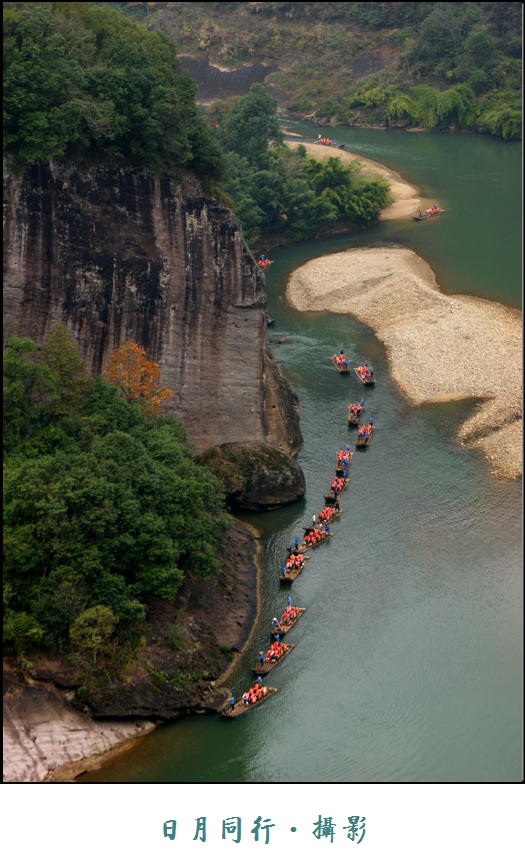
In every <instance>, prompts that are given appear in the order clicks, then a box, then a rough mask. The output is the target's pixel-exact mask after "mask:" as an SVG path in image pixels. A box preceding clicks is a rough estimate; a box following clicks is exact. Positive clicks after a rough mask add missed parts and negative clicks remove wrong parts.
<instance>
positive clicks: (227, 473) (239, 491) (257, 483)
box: [200, 443, 306, 512]
mask: <svg viewBox="0 0 525 862" xmlns="http://www.w3.org/2000/svg"><path fill="white" fill-rule="evenodd" d="M200 460H201V462H202V463H204V464H207V466H208V467H210V468H211V469H212V470H213V472H214V473H215V475H216V476H218V478H219V479H221V480H222V482H223V484H224V488H225V491H226V500H227V503H228V504H229V505H230V506H233V507H235V508H239V509H245V510H247V511H249V512H263V511H266V510H268V509H278V508H280V507H281V506H286V505H287V504H288V503H294V502H295V501H296V500H299V499H300V498H301V497H304V494H305V492H306V483H305V479H304V474H303V471H302V470H301V468H300V467H299V465H298V464H297V462H296V461H295V460H294V459H293V458H292V457H291V456H290V455H286V454H285V453H284V452H281V451H280V450H279V449H274V448H272V447H271V446H267V445H266V444H264V443H223V444H222V445H220V446H211V447H210V448H209V449H206V451H205V452H203V453H202V454H201V456H200Z"/></svg>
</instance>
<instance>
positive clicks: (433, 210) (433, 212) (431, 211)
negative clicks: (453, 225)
mask: <svg viewBox="0 0 525 862" xmlns="http://www.w3.org/2000/svg"><path fill="white" fill-rule="evenodd" d="M444 212H445V210H441V209H440V208H439V207H438V205H437V204H434V205H433V206H431V207H429V208H428V209H427V210H426V212H425V213H424V215H423V214H422V213H421V210H419V215H417V216H412V218H413V219H414V221H424V220H425V219H427V218H432V216H438V215H441V214H442V213H444Z"/></svg>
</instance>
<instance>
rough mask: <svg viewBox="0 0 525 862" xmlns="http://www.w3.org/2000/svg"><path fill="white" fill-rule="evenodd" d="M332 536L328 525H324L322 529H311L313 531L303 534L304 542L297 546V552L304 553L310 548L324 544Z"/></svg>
mask: <svg viewBox="0 0 525 862" xmlns="http://www.w3.org/2000/svg"><path fill="white" fill-rule="evenodd" d="M333 535H334V534H333V533H332V531H331V530H330V526H329V525H328V524H324V526H322V527H313V529H311V530H308V532H307V533H305V536H304V541H303V542H302V543H301V544H300V545H299V552H300V553H301V554H302V553H304V551H308V550H310V548H316V547H317V545H321V544H322V543H323V542H326V540H327V539H330V538H331V537H332V536H333Z"/></svg>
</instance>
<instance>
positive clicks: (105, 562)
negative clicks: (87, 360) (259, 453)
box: [4, 324, 232, 661]
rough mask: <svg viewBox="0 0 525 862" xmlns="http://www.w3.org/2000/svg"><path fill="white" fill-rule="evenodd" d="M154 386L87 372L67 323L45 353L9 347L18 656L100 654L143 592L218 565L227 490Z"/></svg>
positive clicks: (11, 559) (124, 637)
mask: <svg viewBox="0 0 525 862" xmlns="http://www.w3.org/2000/svg"><path fill="white" fill-rule="evenodd" d="M114 364H115V363H113V365H114ZM150 364H152V363H150ZM109 367H110V369H112V372H111V373H112V374H113V375H115V373H116V372H115V370H114V368H113V367H112V364H111V363H110V366H109ZM126 380H127V382H128V383H129V380H128V378H126ZM121 381H122V375H121V378H120V382H121ZM115 382H116V383H118V382H119V381H117V380H116V381H115ZM150 389H151V387H150ZM150 389H148V392H147V393H146V394H144V393H143V392H142V391H141V390H140V387H138V386H135V387H134V392H135V394H134V395H133V394H130V388H129V387H128V389H127V390H126V394H124V393H123V392H122V391H121V390H120V388H119V386H117V385H109V384H108V383H107V382H106V381H105V380H104V379H103V378H100V377H99V378H95V379H91V380H90V379H88V378H87V377H86V376H85V375H84V361H83V359H82V358H81V356H80V355H79V353H78V350H77V348H76V346H75V345H74V344H73V342H72V341H71V340H70V338H69V336H68V334H67V329H66V327H65V325H63V324H57V325H56V326H55V327H54V328H53V329H52V330H51V331H50V333H49V336H48V338H47V340H46V342H45V344H44V347H43V348H42V349H41V350H39V349H37V347H36V345H35V343H34V342H33V341H31V340H30V339H28V338H13V339H11V341H10V343H9V345H8V347H7V348H6V350H5V351H4V643H5V642H6V641H7V642H8V643H10V644H12V645H14V647H15V649H16V650H17V651H18V652H19V653H24V651H26V650H27V649H30V648H32V647H34V646H37V647H38V649H42V648H49V649H53V650H58V651H59V652H63V653H68V654H69V653H72V654H73V655H75V654H76V655H79V656H81V657H82V658H83V660H87V659H89V661H96V657H97V652H98V651H100V650H101V649H105V648H107V649H108V650H109V651H111V650H112V649H115V645H116V644H120V646H122V644H123V643H124V644H125V643H129V642H130V640H132V639H133V638H134V637H135V638H136V637H137V636H138V633H139V631H140V623H141V621H142V620H143V619H144V617H145V614H146V609H147V606H148V602H149V600H150V599H151V597H155V596H157V597H159V598H161V599H163V600H165V601H168V602H169V603H174V602H175V601H176V598H177V594H178V593H179V591H180V589H181V587H182V584H183V581H184V578H185V574H184V573H185V572H186V571H192V572H194V573H196V574H199V575H201V576H203V577H206V576H207V575H209V574H211V573H212V572H214V571H216V569H217V566H218V563H217V559H216V556H215V554H216V551H217V550H218V549H220V548H221V546H222V543H223V542H224V538H225V536H226V534H227V532H228V530H229V528H230V526H231V524H232V520H231V518H230V516H229V515H227V513H226V512H225V509H224V495H223V490H222V486H221V484H220V482H219V481H218V480H217V479H216V478H215V476H214V475H213V474H212V473H211V471H210V470H208V469H207V468H206V467H205V466H203V465H201V464H199V463H198V462H197V461H196V459H195V457H194V453H193V450H192V448H191V447H190V446H188V444H187V442H186V433H185V431H184V428H183V426H182V424H181V423H180V422H179V421H177V420H176V419H175V418H174V417H172V416H160V415H157V413H156V412H155V411H158V409H159V405H158V403H157V402H156V400H155V399H156V398H158V390H157V389H155V388H154V387H153V389H151V391H150Z"/></svg>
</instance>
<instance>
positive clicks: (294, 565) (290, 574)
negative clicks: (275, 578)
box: [279, 545, 310, 584]
mask: <svg viewBox="0 0 525 862" xmlns="http://www.w3.org/2000/svg"><path fill="white" fill-rule="evenodd" d="M298 546H299V545H297V547H298ZM309 559H310V558H309V557H305V556H304V555H303V554H300V553H299V552H298V551H297V550H296V551H295V552H294V553H292V554H290V556H289V557H288V559H287V561H286V565H285V566H280V567H279V580H280V581H281V582H282V583H283V584H286V583H292V581H295V579H296V577H297V575H299V574H301V572H302V570H303V569H304V567H305V565H306V562H307V560H309Z"/></svg>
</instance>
